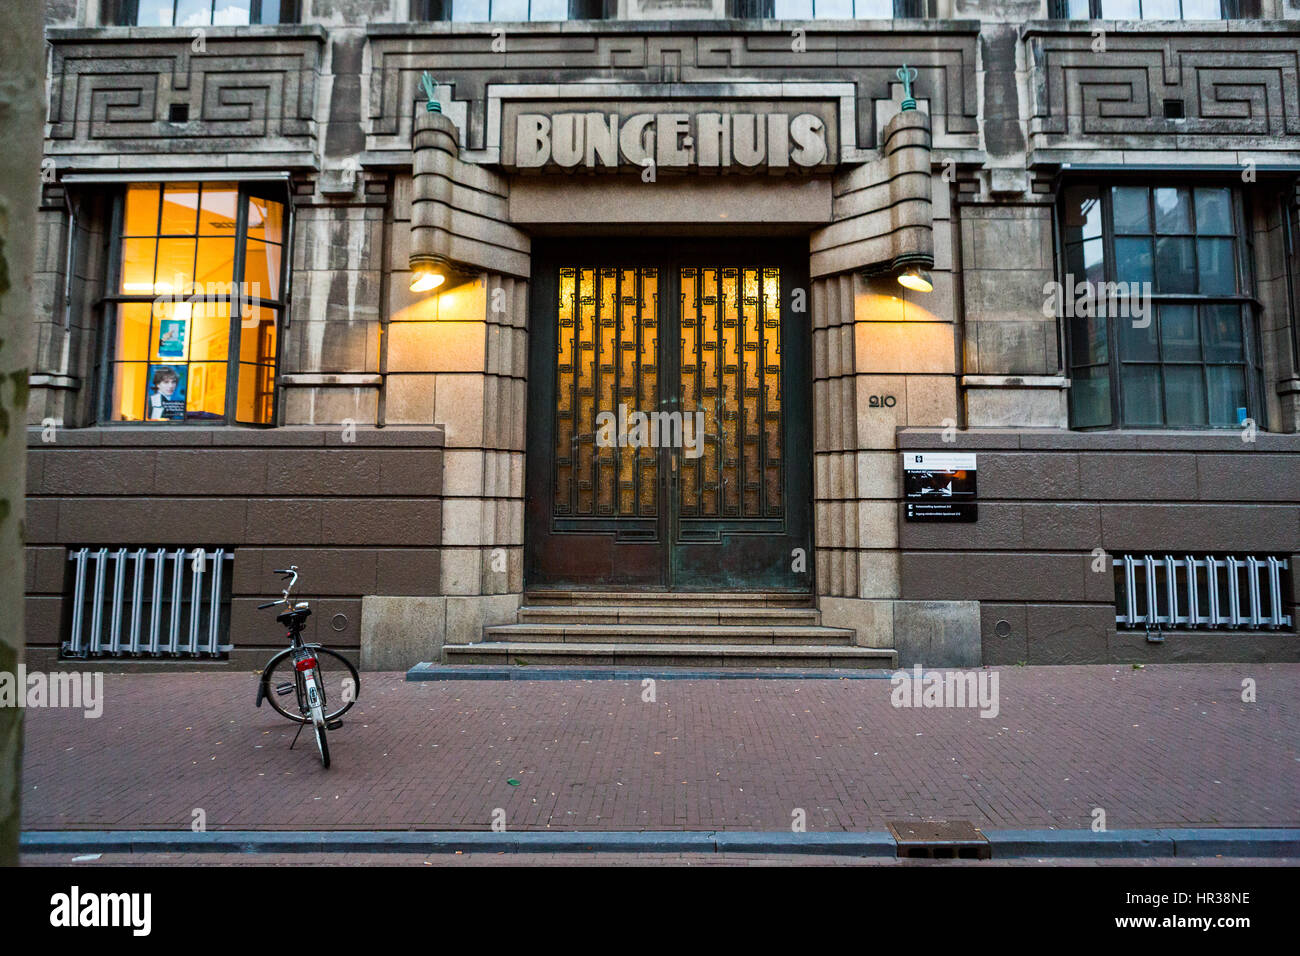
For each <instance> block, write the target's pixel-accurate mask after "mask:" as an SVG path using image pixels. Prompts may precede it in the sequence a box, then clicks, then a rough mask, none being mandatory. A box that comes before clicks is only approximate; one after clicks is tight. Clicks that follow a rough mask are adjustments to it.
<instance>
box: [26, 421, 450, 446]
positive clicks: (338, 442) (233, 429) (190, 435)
mask: <svg viewBox="0 0 1300 956" xmlns="http://www.w3.org/2000/svg"><path fill="white" fill-rule="evenodd" d="M42 431H43V429H42V428H41V427H40V426H30V427H29V428H28V429H27V446H28V447H29V448H33V449H58V448H67V447H104V446H107V447H128V448H129V447H138V448H150V447H152V448H177V447H182V448H202V447H210V446H217V447H243V446H249V445H264V446H279V447H325V446H330V447H334V446H343V445H348V446H357V447H372V446H408V447H409V446H436V447H441V446H442V445H443V443H444V429H443V428H442V426H441V425H388V426H386V427H384V428H375V427H374V426H357V427H356V428H353V429H350V430H349V435H350V437H351V438H352V439H353V440H352V441H346V442H345V441H344V440H343V435H344V428H343V426H342V425H287V426H283V427H280V428H273V427H268V426H265V425H206V424H194V425H164V424H157V425H144V424H139V423H132V422H122V423H120V424H104V425H92V426H90V427H87V428H60V429H58V431H57V432H56V433H55V440H54V441H53V442H46V441H42V440H41V434H42Z"/></svg>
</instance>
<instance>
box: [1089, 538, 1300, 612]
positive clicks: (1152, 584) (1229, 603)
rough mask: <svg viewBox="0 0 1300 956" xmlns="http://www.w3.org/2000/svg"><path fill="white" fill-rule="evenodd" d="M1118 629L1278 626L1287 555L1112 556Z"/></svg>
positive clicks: (1283, 602) (1284, 590) (1282, 601)
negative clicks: (1283, 556) (1119, 627)
mask: <svg viewBox="0 0 1300 956" xmlns="http://www.w3.org/2000/svg"><path fill="white" fill-rule="evenodd" d="M1112 563H1113V565H1114V568H1115V599H1116V614H1115V621H1116V623H1117V624H1119V625H1120V626H1121V627H1135V628H1136V627H1145V628H1147V629H1152V628H1171V629H1175V628H1176V629H1186V630H1208V629H1218V628H1224V629H1229V630H1233V629H1235V630H1265V629H1271V630H1278V629H1281V628H1284V627H1290V626H1291V616H1290V615H1289V614H1287V613H1285V611H1286V604H1285V601H1286V598H1285V595H1286V594H1287V593H1288V592H1287V589H1286V587H1285V582H1286V575H1287V573H1288V571H1289V568H1288V565H1287V559H1286V558H1282V557H1276V556H1274V555H1264V556H1257V555H1246V556H1245V557H1239V556H1237V555H1231V554H1230V555H1223V556H1221V557H1215V556H1214V555H1193V554H1181V555H1173V554H1125V555H1118V556H1116V557H1115V558H1114V559H1113V562H1112Z"/></svg>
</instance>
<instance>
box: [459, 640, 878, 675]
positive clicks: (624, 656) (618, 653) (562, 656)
mask: <svg viewBox="0 0 1300 956" xmlns="http://www.w3.org/2000/svg"><path fill="white" fill-rule="evenodd" d="M443 651H444V653H445V654H446V659H447V663H449V664H532V665H547V664H586V665H597V664H605V665H613V664H619V665H634V666H638V665H639V666H646V667H773V668H780V667H798V668H807V667H853V668H890V669H892V668H893V667H894V666H895V661H896V655H895V653H894V651H893V650H892V649H890V648H875V647H845V646H843V645H826V644H809V645H795V644H769V645H754V644H666V643H662V642H651V643H643V644H632V643H621V644H614V643H585V644H569V643H562V642H532V641H493V642H485V643H482V644H447V645H444V647H443Z"/></svg>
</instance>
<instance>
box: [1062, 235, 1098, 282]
mask: <svg viewBox="0 0 1300 956" xmlns="http://www.w3.org/2000/svg"><path fill="white" fill-rule="evenodd" d="M1104 252H1105V247H1104V244H1103V243H1102V240H1100V239H1089V240H1088V241H1087V242H1075V243H1071V244H1070V245H1068V246H1066V247H1065V258H1066V267H1067V269H1068V271H1069V275H1068V276H1067V279H1070V280H1072V282H1101V281H1103V280H1104V279H1105V278H1106V267H1105V262H1104ZM1071 294H1072V292H1071V290H1070V289H1068V288H1067V289H1066V295H1071Z"/></svg>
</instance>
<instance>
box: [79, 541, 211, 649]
mask: <svg viewBox="0 0 1300 956" xmlns="http://www.w3.org/2000/svg"><path fill="white" fill-rule="evenodd" d="M234 557H235V556H234V553H233V552H232V551H230V550H227V549H224V548H221V549H217V550H214V551H207V550H205V549H203V548H172V549H168V548H155V549H150V548H126V547H119V548H80V549H75V550H72V551H69V552H68V560H69V562H71V565H72V627H71V633H70V635H69V637H68V639H67V640H66V641H64V644H63V652H64V654H65V655H67V656H69V657H126V656H137V657H138V656H144V655H152V656H155V657H161V656H163V655H171V656H173V657H218V656H220V655H222V654H225V653H227V652H229V651H230V648H231V645H230V643H229V634H230V590H231V588H230V580H231V574H230V568H231V565H230V564H229V562H232V561H233V560H234Z"/></svg>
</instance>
